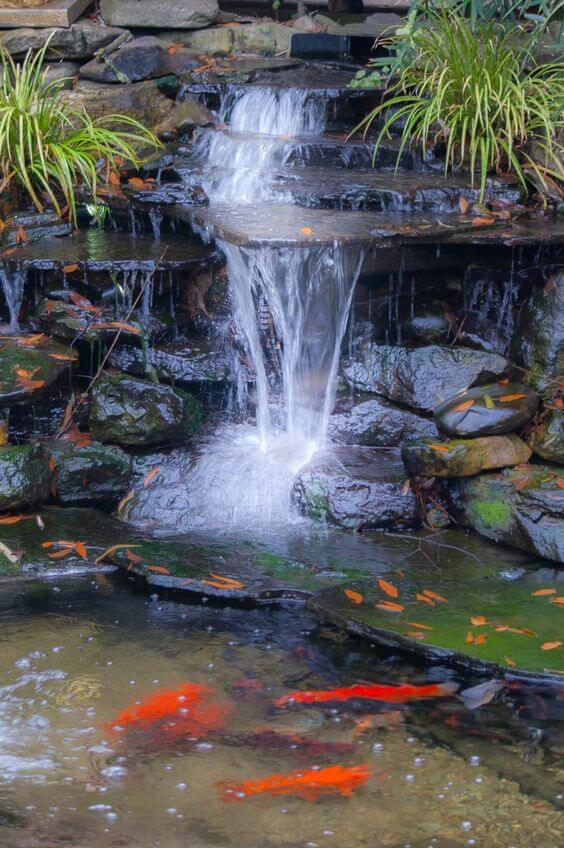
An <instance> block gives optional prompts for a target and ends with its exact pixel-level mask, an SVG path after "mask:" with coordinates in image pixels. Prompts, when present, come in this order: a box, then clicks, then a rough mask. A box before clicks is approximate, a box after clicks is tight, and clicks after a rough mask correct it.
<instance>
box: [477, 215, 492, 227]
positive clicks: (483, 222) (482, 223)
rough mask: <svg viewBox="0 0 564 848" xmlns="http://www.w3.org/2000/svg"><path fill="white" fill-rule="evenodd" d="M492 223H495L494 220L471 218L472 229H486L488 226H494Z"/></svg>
mask: <svg viewBox="0 0 564 848" xmlns="http://www.w3.org/2000/svg"><path fill="white" fill-rule="evenodd" d="M494 223H495V218H481V217H479V216H478V217H477V218H473V220H472V226H473V227H487V226H489V225H490V224H494Z"/></svg>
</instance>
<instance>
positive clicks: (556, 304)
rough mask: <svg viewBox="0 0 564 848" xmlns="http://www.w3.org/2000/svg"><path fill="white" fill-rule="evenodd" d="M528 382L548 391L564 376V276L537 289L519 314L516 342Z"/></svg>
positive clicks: (514, 350) (514, 346) (513, 347)
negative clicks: (548, 387)
mask: <svg viewBox="0 0 564 848" xmlns="http://www.w3.org/2000/svg"><path fill="white" fill-rule="evenodd" d="M512 350H513V352H514V354H515V357H516V359H517V361H518V362H519V363H520V364H522V365H524V366H525V368H527V370H528V373H527V374H526V375H525V379H526V380H527V382H528V383H529V384H530V385H531V386H533V387H534V388H541V389H542V388H544V387H545V386H547V385H548V384H549V383H550V382H552V381H553V380H554V379H555V378H556V377H559V376H560V377H561V376H562V374H563V373H564V272H561V273H560V274H555V275H554V276H552V277H550V278H549V280H548V282H547V283H546V284H545V285H544V286H543V287H542V288H541V287H538V288H536V289H535V290H534V291H533V293H532V295H531V296H530V298H529V300H528V301H527V302H526V303H525V304H524V306H523V307H522V309H521V312H520V314H519V321H518V324H517V328H516V330H515V334H514V336H513V340H512Z"/></svg>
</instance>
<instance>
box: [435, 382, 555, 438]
mask: <svg viewBox="0 0 564 848" xmlns="http://www.w3.org/2000/svg"><path fill="white" fill-rule="evenodd" d="M538 403H539V399H538V395H537V394H536V393H535V392H533V391H531V389H529V388H528V387H527V386H523V385H521V384H520V383H505V384H504V385H500V384H499V383H493V384H492V385H487V386H479V387H478V388H475V389H470V390H469V391H467V392H463V393H462V394H457V395H456V396H455V397H452V398H449V399H448V400H446V401H445V402H444V403H442V404H441V405H440V406H438V407H437V408H436V409H435V411H434V417H435V421H436V422H437V427H438V428H439V430H441V431H442V432H443V433H446V434H447V435H448V436H493V435H498V434H501V433H510V432H511V431H513V430H518V429H519V428H520V427H522V426H523V424H526V423H527V421H530V419H531V418H532V417H533V415H534V414H535V412H536V411H537V406H538Z"/></svg>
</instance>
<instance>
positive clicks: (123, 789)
mask: <svg viewBox="0 0 564 848" xmlns="http://www.w3.org/2000/svg"><path fill="white" fill-rule="evenodd" d="M128 582H129V581H128ZM0 642H1V652H0V654H1V655H0V846H2V848H16V846H17V848H23V846H26V848H32V846H42V848H55V846H57V848H59V846H61V848H67V846H76V848H79V846H80V848H101V846H104V848H106V846H108V847H109V848H111V846H128V848H129V846H131V848H157V847H158V848H161V847H162V848H180V846H183V848H184V847H185V846H189V848H192V846H194V848H220V846H221V848H223V846H226V848H227V846H233V848H242V846H245V848H259V846H260V848H268V846H293V848H294V847H295V846H300V847H301V848H314V847H315V846H319V848H357V846H358V848H360V847H361V846H370V848H375V846H379V848H388V846H389V847H390V848H392V846H393V848H401V846H411V848H423V847H424V846H425V847H426V846H431V848H458V847H459V846H467V845H475V846H482V848H491V847H492V846H495V848H510V846H514V848H525V846H527V848H530V846H533V845H534V846H539V848H557V846H560V845H561V844H562V841H563V840H562V816H561V814H560V813H559V812H558V810H557V809H556V806H555V805H554V804H552V803H550V800H549V799H547V797H546V792H545V797H544V798H541V797H540V795H539V794H538V793H535V792H534V791H532V792H531V791H530V787H529V792H527V793H525V792H523V791H522V781H521V786H520V785H519V783H518V782H517V781H516V780H513V779H509V776H508V773H507V769H506V771H505V772H504V773H505V777H502V776H500V774H499V769H498V768H497V766H496V765H495V763H496V762H497V761H498V760H499V762H502V761H503V762H506V763H509V770H510V771H511V763H514V764H515V769H516V772H515V773H516V774H518V773H519V774H520V773H521V769H525V772H526V774H528V776H529V780H530V782H532V784H534V783H535V780H538V783H539V785H542V784H543V775H545V776H546V781H547V783H548V784H551V785H552V784H554V786H555V787H557V786H558V774H557V758H556V756H555V752H556V751H557V749H558V737H557V724H556V721H555V719H556V718H557V717H558V694H557V693H555V692H554V691H553V692H538V691H536V692H535V691H533V690H530V689H524V688H523V687H521V688H519V689H516V690H514V691H513V692H511V693H510V696H509V697H506V698H505V702H502V703H496V704H493V705H492V704H489V705H487V706H484V707H482V708H480V709H478V710H476V711H474V712H472V713H470V712H468V711H467V710H466V709H465V708H464V706H463V705H462V703H461V702H460V701H459V700H458V699H448V700H442V701H440V702H439V701H425V702H418V703H412V704H409V705H400V706H398V705H389V704H385V703H377V702H373V703H369V702H363V703H360V702H357V703H356V704H352V703H346V704H340V705H333V706H331V705H329V706H327V707H323V708H319V707H317V706H302V707H296V708H291V709H287V710H285V711H282V710H277V709H275V708H274V707H273V706H272V702H273V700H274V699H275V698H276V697H279V696H280V695H283V694H285V693H286V692H288V691H289V690H290V689H292V688H300V689H305V688H324V687H335V686H344V685H350V684H352V683H354V682H357V681H360V680H369V681H372V682H381V683H400V682H406V681H409V682H412V683H419V684H422V683H426V682H430V681H441V680H445V679H448V677H449V675H450V674H451V673H450V672H449V671H448V670H446V669H440V668H432V669H429V668H427V669H424V668H423V667H422V666H419V667H418V666H413V665H410V662H409V660H406V658H405V657H403V658H402V657H398V656H390V655H389V654H388V655H385V654H383V653H380V652H378V651H376V650H370V649H368V648H366V647H365V646H362V645H360V644H359V643H356V642H354V641H350V640H348V639H346V638H345V637H342V636H341V635H339V634H335V633H333V632H331V631H328V630H326V629H324V628H322V627H320V625H319V624H318V623H317V622H316V621H315V620H314V619H312V618H311V617H310V616H309V615H308V614H306V613H304V612H302V611H301V610H296V609H294V610H291V609H290V610H288V609H285V610H283V609H282V610H281V609H278V610H269V609H261V610H249V609H227V608H217V607H215V608H212V607H211V606H187V605H183V604H177V603H174V602H172V601H169V600H166V599H164V598H162V597H157V596H155V595H153V596H152V597H149V596H147V595H145V594H143V593H142V592H141V591H140V590H136V589H135V587H132V586H131V585H125V584H124V583H123V582H120V581H119V580H118V579H115V578H109V577H107V576H104V575H100V576H98V577H97V578H96V579H94V580H93V579H92V578H91V577H88V578H75V579H73V580H71V581H70V582H69V581H68V580H67V581H66V582H65V583H62V582H60V583H59V582H57V581H55V582H44V583H39V582H37V583H35V582H31V583H27V584H23V585H21V584H20V585H19V586H17V587H14V586H11V587H9V586H4V587H2V588H1V590H0ZM187 681H190V682H197V683H206V684H208V685H210V686H212V687H214V689H215V690H216V691H217V695H218V697H219V698H220V699H222V700H225V701H229V702H230V703H231V704H232V713H231V717H230V719H229V726H228V732H229V739H228V740H225V739H224V740H222V739H217V738H216V739H213V740H212V741H205V740H199V741H198V742H196V743H192V744H190V743H188V742H186V743H183V742H179V743H178V744H176V745H169V746H167V747H166V748H165V749H159V747H158V746H157V747H156V749H155V747H154V746H153V748H150V746H149V748H148V749H144V748H143V745H142V744H141V746H140V747H136V748H135V749H133V748H131V747H128V745H127V744H126V743H123V742H122V743H121V744H120V743H119V742H118V741H116V739H115V738H113V737H112V736H111V734H109V733H108V732H107V731H106V730H104V728H103V723H104V722H112V720H113V719H114V717H115V716H116V715H117V713H118V712H119V711H120V710H122V709H123V708H125V707H127V706H128V705H129V704H131V703H132V702H134V701H135V700H136V699H142V698H145V697H147V696H148V695H149V694H151V693H153V692H154V691H155V690H156V689H159V688H167V689H168V688H175V687H177V686H178V685H180V684H182V683H185V682H187ZM468 682H470V683H471V682H476V681H466V684H467V683H468ZM561 705H562V701H560V706H561ZM560 712H561V710H560ZM264 729H269V730H276V731H279V732H281V733H282V732H283V733H295V734H300V735H302V736H307V737H309V738H310V739H312V740H315V741H317V742H339V743H348V744H351V745H352V746H353V748H352V750H351V751H350V752H348V753H339V754H337V755H335V754H334V753H332V754H331V753H330V754H324V753H323V751H320V752H313V753H312V752H309V753H306V752H304V751H303V750H301V747H300V746H299V745H298V746H297V747H296V748H290V749H287V750H275V749H273V747H272V746H271V745H268V744H265V745H259V746H254V745H251V744H250V743H249V742H248V741H247V742H245V739H247V740H248V738H249V734H250V733H253V732H255V731H258V730H264ZM539 739H542V744H540V745H536V746H535V740H536V741H537V742H538V740H539ZM141 741H142V740H141ZM493 749H495V750H496V754H495V756H494V757H493V759H492V750H493ZM330 763H341V764H343V765H356V764H367V765H368V766H369V767H370V768H371V769H372V770H373V772H374V776H373V777H372V778H370V779H369V780H368V782H367V783H366V784H365V785H364V786H361V787H359V788H358V789H356V790H355V792H354V794H353V796H352V797H350V798H341V797H323V798H321V799H320V800H318V801H317V802H316V803H310V802H308V801H306V800H303V799H299V798H292V797H283V798H281V797H269V796H267V795H259V796H256V797H253V798H248V799H246V800H242V801H239V802H235V803H229V804H227V803H225V802H223V801H221V800H220V795H219V791H218V789H217V786H216V783H217V782H218V781H222V780H232V781H240V780H246V779H256V778H261V777H264V776H266V775H269V774H272V773H275V772H290V771H293V770H295V769H299V768H304V767H311V766H312V765H318V766H325V765H328V764H330ZM541 794H542V793H541ZM554 800H555V802H556V803H558V798H557V796H556V795H555V797H554Z"/></svg>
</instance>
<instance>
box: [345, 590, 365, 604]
mask: <svg viewBox="0 0 564 848" xmlns="http://www.w3.org/2000/svg"><path fill="white" fill-rule="evenodd" d="M344 593H345V595H346V596H347V598H348V599H349V601H352V602H353V604H361V603H362V602H363V600H364V598H363V596H362V595H361V594H360V592H355V591H354V589H344Z"/></svg>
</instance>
